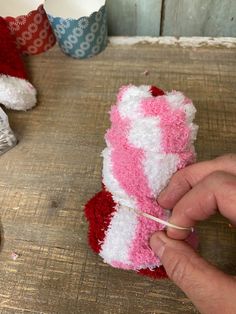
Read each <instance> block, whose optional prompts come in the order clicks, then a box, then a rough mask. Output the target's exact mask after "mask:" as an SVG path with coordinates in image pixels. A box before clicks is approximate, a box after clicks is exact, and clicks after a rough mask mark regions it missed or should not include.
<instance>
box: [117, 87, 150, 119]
mask: <svg viewBox="0 0 236 314" xmlns="http://www.w3.org/2000/svg"><path fill="white" fill-rule="evenodd" d="M151 96H152V94H151V92H150V86H147V85H142V86H139V87H137V86H130V87H129V88H128V89H127V90H126V91H125V92H124V95H123V96H122V100H121V101H120V102H119V106H118V108H119V113H120V115H121V117H122V118H129V119H131V120H136V119H138V118H140V117H141V113H140V102H141V101H142V100H143V99H145V98H149V97H151Z"/></svg>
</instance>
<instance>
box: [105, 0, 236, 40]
mask: <svg viewBox="0 0 236 314" xmlns="http://www.w3.org/2000/svg"><path fill="white" fill-rule="evenodd" d="M107 7H108V17H109V18H108V26H109V34H110V35H113V36H116V35H119V36H135V35H137V36H214V37H219V36H226V37H236V0H107Z"/></svg>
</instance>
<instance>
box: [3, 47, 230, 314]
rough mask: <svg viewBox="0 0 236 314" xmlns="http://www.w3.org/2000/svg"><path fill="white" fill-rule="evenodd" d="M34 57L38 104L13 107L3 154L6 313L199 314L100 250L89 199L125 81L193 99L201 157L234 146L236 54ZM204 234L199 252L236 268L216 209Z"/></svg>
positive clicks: (155, 50) (180, 51)
mask: <svg viewBox="0 0 236 314" xmlns="http://www.w3.org/2000/svg"><path fill="white" fill-rule="evenodd" d="M27 64H28V69H29V71H30V72H31V77H32V81H33V83H34V85H35V86H36V87H37V90H38V93H39V97H38V106H37V107H36V108H34V109H33V110H31V111H28V112H9V111H8V113H9V118H10V123H11V126H12V128H13V130H14V131H15V132H16V133H17V135H18V137H19V139H20V142H19V144H18V145H17V146H16V147H15V148H13V149H12V150H10V151H9V152H8V153H6V154H4V155H2V156H1V157H0V170H1V172H0V231H1V234H2V236H3V241H2V246H1V247H0V249H1V254H0V313H4V314H5V313H7V314H11V313H12V314H20V313H38V314H39V313H40V314H46V313H47V314H49V313H50V314H51V313H59V314H70V313H81V314H94V313H104V314H113V313H119V314H127V313H137V314H164V313H165V314H189V313H196V310H195V309H194V306H193V305H192V303H191V302H190V301H189V300H188V299H187V298H186V297H185V295H184V294H183V293H182V292H181V291H180V290H179V289H177V288H176V286H175V285H174V284H173V283H171V282H170V281H169V280H165V281H153V280H151V279H148V278H146V277H141V276H138V275H137V274H135V273H134V272H131V271H130V272H129V271H123V270H118V269H114V268H112V267H110V266H109V265H107V264H104V263H103V262H102V260H101V258H100V257H98V256H97V255H95V254H93V253H92V251H91V250H90V248H89V247H88V243H87V223H86V221H85V217H84V213H83V205H84V204H85V202H86V201H87V200H88V199H89V198H90V197H91V196H92V195H93V194H94V193H95V192H97V191H99V189H100V188H101V157H100V153H101V151H102V149H103V148H104V147H105V143H104V133H105V130H106V129H107V128H108V127H109V125H110V122H109V116H108V111H109V109H110V106H111V104H113V103H114V101H115V97H116V93H117V90H118V88H119V87H120V86H121V85H123V84H129V83H133V84H137V85H140V84H149V85H151V84H157V85H159V86H160V87H161V88H164V89H166V90H172V89H176V90H181V91H183V92H184V93H186V95H187V96H188V97H190V98H192V99H193V101H194V103H195V105H196V107H197V110H198V112H197V123H198V124H199V127H200V128H199V135H198V140H197V144H196V148H197V152H198V158H199V160H204V159H209V158H213V157H215V156H217V155H220V154H223V153H227V152H235V151H236V126H235V121H236V106H235V98H236V90H235V80H236V49H227V48H212V47H209V48H197V49H191V48H185V49H184V48H181V47H175V46H163V45H161V46H159V45H149V44H137V45H135V46H109V47H108V48H107V49H106V50H105V51H104V52H103V53H102V54H100V55H98V56H97V57H94V58H91V59H89V60H81V61H79V60H74V59H72V58H69V57H67V56H65V55H63V54H62V53H61V52H60V51H59V50H58V48H57V47H55V48H54V49H52V50H50V51H48V52H47V53H44V54H42V55H39V56H37V57H35V56H34V57H31V58H28V59H27ZM145 70H149V71H150V73H149V75H148V76H144V75H143V72H144V71H145ZM199 233H200V238H201V239H200V243H201V254H202V255H203V256H204V257H205V258H207V259H208V260H210V261H211V262H213V263H215V264H217V265H218V266H220V267H221V268H222V269H223V270H225V271H226V272H229V273H232V274H235V275H236V273H235V259H236V250H235V243H236V230H235V229H232V228H231V229H230V228H228V223H227V222H225V221H224V220H223V219H221V218H220V217H218V216H216V217H214V218H213V219H211V220H209V221H207V222H206V223H202V224H200V225H199ZM216 243H217V245H216ZM12 251H16V252H18V253H19V254H20V257H19V258H18V259H17V260H16V261H13V260H12V259H11V257H10V255H11V252H12Z"/></svg>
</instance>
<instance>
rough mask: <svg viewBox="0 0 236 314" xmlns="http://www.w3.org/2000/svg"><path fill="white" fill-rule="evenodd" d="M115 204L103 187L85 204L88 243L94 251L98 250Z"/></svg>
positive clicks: (97, 251)
mask: <svg viewBox="0 0 236 314" xmlns="http://www.w3.org/2000/svg"><path fill="white" fill-rule="evenodd" d="M115 206H116V204H115V202H114V201H113V199H112V195H111V193H109V192H107V191H106V190H105V189H104V188H103V190H102V191H101V192H99V193H97V194H96V195H95V196H94V197H93V198H91V200H90V201H89V202H88V203H87V204H86V205H85V215H86V217H87V220H88V222H89V233H88V238H89V244H90V246H91V248H92V249H93V250H94V252H96V253H99V252H100V249H101V245H102V243H103V240H104V238H105V232H106V230H107V229H108V226H109V224H110V221H111V216H112V214H113V213H114V212H115Z"/></svg>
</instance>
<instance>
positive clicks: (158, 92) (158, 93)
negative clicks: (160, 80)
mask: <svg viewBox="0 0 236 314" xmlns="http://www.w3.org/2000/svg"><path fill="white" fill-rule="evenodd" d="M150 92H151V93H152V96H153V97H157V96H162V95H165V92H164V91H163V90H162V89H160V88H158V87H156V86H151V88H150Z"/></svg>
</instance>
